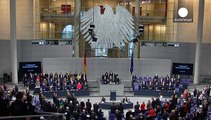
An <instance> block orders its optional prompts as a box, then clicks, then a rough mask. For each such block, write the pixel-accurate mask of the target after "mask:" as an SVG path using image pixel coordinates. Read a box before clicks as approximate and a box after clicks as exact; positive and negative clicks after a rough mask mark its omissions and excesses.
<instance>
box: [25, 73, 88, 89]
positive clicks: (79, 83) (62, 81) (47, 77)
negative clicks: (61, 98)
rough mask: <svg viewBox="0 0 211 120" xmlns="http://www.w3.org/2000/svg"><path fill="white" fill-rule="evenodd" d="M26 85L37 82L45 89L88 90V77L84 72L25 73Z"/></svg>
mask: <svg viewBox="0 0 211 120" xmlns="http://www.w3.org/2000/svg"><path fill="white" fill-rule="evenodd" d="M23 81H24V86H27V85H28V84H36V86H37V87H41V89H42V90H43V91H56V90H87V89H88V84H87V77H86V75H84V74H81V73H80V74H77V73H74V74H72V73H66V74H62V73H60V74H57V73H55V74H52V73H50V74H48V73H45V74H42V73H41V74H36V73H35V74H32V73H30V74H29V75H27V74H24V77H23Z"/></svg>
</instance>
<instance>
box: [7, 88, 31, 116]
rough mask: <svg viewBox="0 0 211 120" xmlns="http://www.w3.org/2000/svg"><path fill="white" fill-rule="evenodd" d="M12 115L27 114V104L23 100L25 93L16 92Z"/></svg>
mask: <svg viewBox="0 0 211 120" xmlns="http://www.w3.org/2000/svg"><path fill="white" fill-rule="evenodd" d="M10 109H11V115H12V116H20V115H27V112H28V111H27V105H26V104H25V103H24V102H23V93H22V92H18V93H17V94H16V100H15V101H14V102H13V103H12V105H11V107H10Z"/></svg>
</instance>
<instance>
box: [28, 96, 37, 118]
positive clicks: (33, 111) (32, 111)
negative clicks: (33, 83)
mask: <svg viewBox="0 0 211 120" xmlns="http://www.w3.org/2000/svg"><path fill="white" fill-rule="evenodd" d="M26 105H27V110H28V115H35V114H36V107H35V106H34V105H32V96H31V95H29V96H28V97H27V104H26Z"/></svg>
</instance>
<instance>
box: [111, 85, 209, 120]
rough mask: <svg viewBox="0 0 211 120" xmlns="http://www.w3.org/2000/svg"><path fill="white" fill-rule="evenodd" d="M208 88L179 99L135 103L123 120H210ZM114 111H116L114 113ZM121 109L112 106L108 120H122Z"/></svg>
mask: <svg viewBox="0 0 211 120" xmlns="http://www.w3.org/2000/svg"><path fill="white" fill-rule="evenodd" d="M209 93H210V86H206V87H205V88H204V90H203V91H199V90H197V89H195V90H194V92H193V95H191V93H190V92H188V90H186V91H185V92H184V94H183V95H181V97H178V96H177V95H176V94H173V95H172V96H171V98H170V99H169V100H168V99H164V98H163V97H162V95H160V96H157V97H156V98H152V99H151V100H148V102H147V103H145V102H142V103H141V104H139V102H137V103H136V104H135V105H134V109H133V110H131V109H129V110H128V112H126V115H125V116H124V118H125V119H126V120H155V119H156V120H205V119H206V120H208V119H209V118H211V109H209V108H210V107H211V100H210V99H209V97H208V94H209ZM115 110H116V111H115ZM120 113H122V112H121V109H118V107H117V106H115V105H113V106H112V107H111V111H110V113H109V119H111V120H114V119H116V120H122V116H123V114H121V115H120Z"/></svg>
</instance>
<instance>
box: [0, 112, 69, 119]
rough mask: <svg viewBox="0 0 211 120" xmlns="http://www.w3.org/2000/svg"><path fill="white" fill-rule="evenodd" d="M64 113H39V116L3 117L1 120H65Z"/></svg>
mask: <svg viewBox="0 0 211 120" xmlns="http://www.w3.org/2000/svg"><path fill="white" fill-rule="evenodd" d="M64 115H65V114H64V113H52V112H42V113H37V115H23V116H3V117H0V120H10V119H12V120H16V119H26V120H63V118H64Z"/></svg>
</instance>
